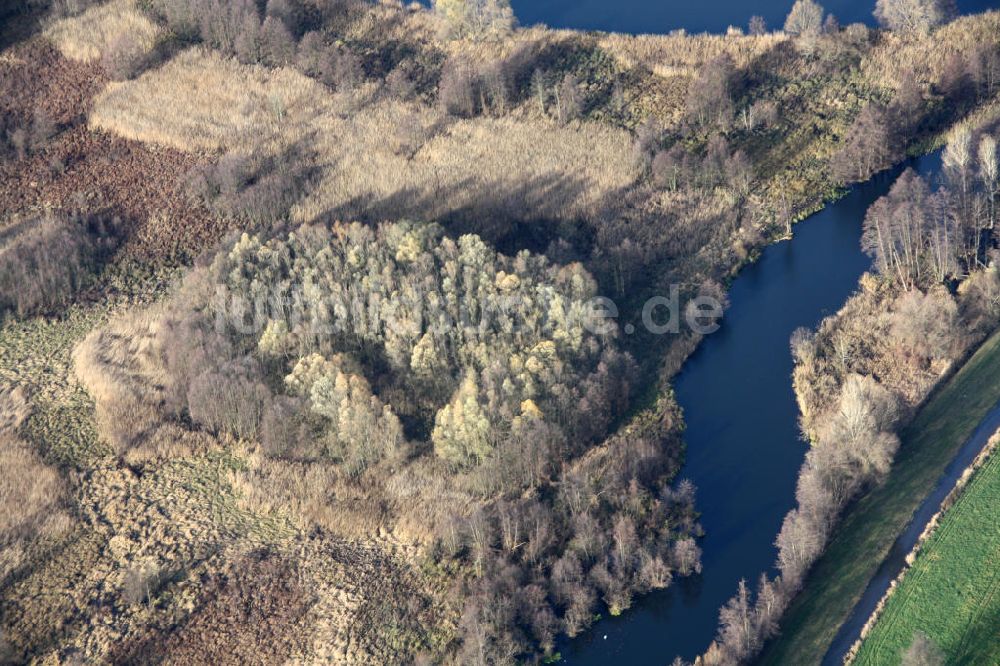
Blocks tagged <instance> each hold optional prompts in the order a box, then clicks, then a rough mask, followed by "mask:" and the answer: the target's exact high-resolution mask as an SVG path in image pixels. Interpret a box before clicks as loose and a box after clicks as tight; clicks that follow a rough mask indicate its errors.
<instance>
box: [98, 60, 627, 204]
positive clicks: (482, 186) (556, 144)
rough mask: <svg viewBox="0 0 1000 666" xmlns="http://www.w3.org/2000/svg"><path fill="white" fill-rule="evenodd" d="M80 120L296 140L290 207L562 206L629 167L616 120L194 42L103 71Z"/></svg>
mask: <svg viewBox="0 0 1000 666" xmlns="http://www.w3.org/2000/svg"><path fill="white" fill-rule="evenodd" d="M361 105H363V106H361ZM359 107H360V108H359ZM352 110H357V113H352ZM90 123H91V126H93V127H95V128H100V129H104V130H107V131H111V132H114V133H116V134H118V135H120V136H123V137H126V138H129V139H137V140H140V141H147V142H152V143H158V144H162V145H166V146H171V147H175V148H179V149H181V150H187V151H198V150H223V149H225V150H229V151H238V152H245V153H249V152H252V151H256V150H263V151H264V152H268V153H271V154H275V153H277V152H278V151H281V150H283V149H287V148H289V147H291V146H299V147H301V148H302V149H304V150H305V151H306V154H308V155H310V156H311V157H310V158H307V159H312V160H313V161H314V164H315V167H316V168H317V170H318V172H319V177H318V181H317V184H316V186H315V188H313V190H312V191H311V192H310V193H309V194H308V196H307V197H306V199H305V200H304V201H303V202H302V203H301V205H300V206H299V207H298V208H297V209H296V210H295V211H294V218H295V219H296V220H297V221H312V220H315V219H317V218H321V217H334V218H339V219H351V218H356V217H361V216H364V217H366V218H376V219H377V218H384V217H389V216H394V215H403V216H417V217H421V218H424V219H441V218H447V217H448V216H450V215H452V214H454V213H456V212H465V211H474V212H476V213H478V214H480V215H488V214H490V213H492V212H494V211H503V212H504V213H506V214H513V216H515V217H522V218H523V217H529V218H547V219H563V218H574V217H578V216H580V215H583V214H584V213H587V212H589V211H592V210H594V208H595V207H599V206H600V205H601V204H602V202H603V201H604V200H605V199H607V198H608V197H610V196H613V195H614V194H615V193H616V192H617V191H619V190H620V189H622V188H625V187H627V186H628V185H630V184H631V183H632V182H633V181H634V180H635V178H636V177H637V175H638V173H639V172H638V168H637V165H636V162H635V159H634V156H633V153H632V142H631V137H630V136H629V134H628V133H627V132H625V131H624V130H621V129H614V128H611V127H607V126H603V125H599V124H596V123H575V124H571V125H569V126H560V125H557V124H555V123H553V122H551V121H543V120H535V119H527V120H513V119H510V118H492V117H481V118H474V119H462V120H455V119H449V118H447V117H446V116H444V115H443V114H442V113H441V112H440V111H438V110H437V109H436V108H433V107H429V106H426V105H422V104H419V103H406V102H401V101H397V100H391V99H384V98H381V97H379V96H378V95H377V94H376V92H375V91H373V90H372V89H371V88H367V89H364V90H361V91H358V92H356V93H354V94H353V95H351V96H348V95H340V94H332V93H330V92H328V91H327V90H325V89H323V87H322V86H320V85H319V84H317V83H316V82H315V81H313V80H311V79H309V78H307V77H305V76H303V75H301V74H298V73H297V72H294V71H292V70H288V69H278V70H268V69H265V68H261V67H249V66H243V65H239V64H238V63H236V62H234V61H232V60H227V59H223V58H221V57H220V56H218V55H217V54H214V53H207V52H204V51H202V50H200V49H191V50H188V51H186V52H184V53H182V54H180V55H179V56H178V57H176V58H175V59H174V60H173V61H171V62H170V63H168V64H167V65H166V66H164V67H162V68H160V69H157V70H154V71H151V72H149V73H147V74H145V75H143V76H142V77H140V78H139V79H137V80H136V81H133V82H125V83H113V84H111V85H110V86H109V87H108V89H107V90H106V91H105V92H104V93H102V94H101V95H99V96H98V99H97V101H96V103H95V106H94V110H93V112H92V113H91V117H90ZM491 209H493V210H491Z"/></svg>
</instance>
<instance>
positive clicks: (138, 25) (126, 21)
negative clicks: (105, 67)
mask: <svg viewBox="0 0 1000 666" xmlns="http://www.w3.org/2000/svg"><path fill="white" fill-rule="evenodd" d="M44 34H45V36H46V37H47V38H48V39H50V40H52V42H53V43H54V44H55V45H56V48H58V49H59V51H60V52H61V53H62V54H63V55H64V56H66V57H67V58H69V59H71V60H79V61H81V62H95V61H97V60H100V59H101V57H102V56H103V55H105V54H106V53H107V52H108V51H109V50H111V49H116V48H119V49H120V48H122V47H123V46H124V45H125V44H126V41H127V43H128V48H131V49H134V50H136V51H137V52H142V53H148V52H149V51H151V50H152V49H153V46H154V45H155V44H156V41H157V39H159V38H160V37H161V36H162V34H163V30H162V28H161V27H160V26H158V25H157V24H155V23H153V22H152V21H151V20H150V19H149V18H148V17H147V16H146V15H145V14H143V13H142V12H141V11H139V9H138V8H137V7H136V3H135V0H112V2H109V3H107V4H103V5H95V6H93V7H91V8H90V9H88V10H87V11H85V12H84V13H83V14H80V15H79V16H75V17H71V18H67V19H63V20H61V21H58V22H56V23H54V24H53V25H52V26H50V27H49V28H48V29H46V30H45V33H44Z"/></svg>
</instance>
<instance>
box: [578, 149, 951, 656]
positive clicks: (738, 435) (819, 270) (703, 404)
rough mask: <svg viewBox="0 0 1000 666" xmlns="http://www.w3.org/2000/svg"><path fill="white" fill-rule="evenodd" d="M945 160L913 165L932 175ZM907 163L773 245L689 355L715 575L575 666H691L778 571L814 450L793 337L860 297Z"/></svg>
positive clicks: (655, 599)
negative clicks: (882, 213) (878, 224)
mask: <svg viewBox="0 0 1000 666" xmlns="http://www.w3.org/2000/svg"><path fill="white" fill-rule="evenodd" d="M940 164H941V159H940V153H935V154H932V155H929V156H925V157H922V158H919V159H916V160H913V161H911V162H910V163H909V164H908V165H907V166H913V167H914V168H915V169H916V170H917V171H918V172H919V173H921V174H923V175H929V176H934V175H935V174H936V173H937V172H938V170H939V169H940ZM903 168H904V167H899V168H897V169H894V170H892V171H890V172H886V173H883V174H880V175H879V176H877V177H875V178H874V179H873V180H871V181H869V182H867V183H865V184H863V185H859V186H856V187H854V188H853V189H852V190H851V191H850V192H849V193H848V194H847V195H846V196H845V197H844V198H842V199H840V200H838V201H837V202H836V203H833V204H831V205H829V206H827V207H826V208H825V209H823V210H822V211H820V212H819V213H817V214H815V215H813V216H811V217H810V218H808V219H806V220H804V221H803V222H801V223H799V224H798V225H796V227H795V233H794V238H793V239H791V240H789V241H783V242H780V243H777V244H774V245H771V246H769V247H768V248H766V249H765V250H764V252H763V253H762V255H761V257H760V259H759V260H758V261H757V262H755V263H754V264H752V265H750V266H748V267H746V268H745V269H744V270H743V271H742V272H741V273H740V274H739V276H738V277H737V278H736V280H734V282H733V283H732V285H731V287H730V291H729V298H730V303H731V305H730V308H729V310H727V312H726V315H725V317H724V319H723V322H722V328H721V329H720V330H719V331H718V332H717V333H715V334H714V335H711V336H709V337H707V338H706V339H705V340H704V341H703V342H702V344H701V345H700V347H699V348H698V350H697V351H696V352H695V353H694V354H693V355H692V356H691V358H690V359H688V361H687V363H686V364H685V366H684V368H683V369H682V371H681V373H680V374H679V375H678V377H677V379H676V381H675V383H674V386H675V389H676V393H677V399H678V402H679V403H680V405H681V407H682V408H683V409H684V418H685V421H686V423H687V430H686V433H685V440H686V442H687V455H686V461H685V465H684V467H683V469H682V470H681V473H680V478H688V479H690V480H691V481H693V482H694V484H695V485H696V486H697V488H698V497H697V506H698V508H699V510H700V511H701V523H702V525H703V526H704V528H705V537H704V539H702V540H701V547H702V549H703V557H702V562H703V573H702V574H701V575H700V576H696V577H693V578H689V579H678V580H677V581H675V583H674V585H673V586H671V587H670V588H668V589H667V590H664V591H662V592H657V593H654V594H652V595H649V596H647V597H645V598H643V599H640V600H638V602H637V603H636V604H635V606H634V607H633V608H632V609H630V610H629V611H627V612H625V613H624V614H623V615H621V616H619V617H615V618H607V619H604V620H602V621H600V622H598V623H597V624H596V625H595V626H594V627H593V628H592V630H591V631H589V632H588V633H587V634H585V635H584V636H581V637H578V638H577V639H574V640H572V641H568V642H567V643H565V644H563V645H561V646H560V650H561V653H562V656H563V659H564V660H565V662H566V663H569V664H595V665H596V664H602V665H603V664H667V663H670V661H671V660H672V659H673V658H674V656H676V655H680V656H682V657H684V658H685V659H688V660H691V659H693V658H694V657H695V656H696V655H698V654H699V653H700V652H702V651H703V650H704V649H705V648H706V647H707V646H708V644H709V642H710V641H711V640H712V638H713V637H714V635H715V630H716V623H717V619H718V610H719V607H720V606H721V605H722V604H723V603H724V602H725V601H726V599H728V598H729V597H730V596H732V594H733V593H734V592H735V591H736V586H737V583H738V581H739V580H740V578H746V579H747V580H748V581H756V579H757V578H758V577H759V575H760V573H761V572H763V571H771V570H772V567H773V563H774V560H775V556H776V549H775V547H774V545H773V544H774V539H775V536H776V535H777V533H778V530H779V529H780V527H781V522H782V519H783V517H784V515H785V514H786V513H787V512H788V510H789V509H791V508H792V506H793V504H794V497H795V480H796V476H797V473H798V470H799V467H800V466H801V464H802V460H803V456H804V455H805V452H806V444H805V443H804V442H802V441H801V439H800V436H799V430H798V425H797V419H798V407H797V405H796V403H795V397H794V394H793V392H792V385H791V374H792V358H791V352H790V350H789V337H790V336H791V334H792V331H794V330H795V329H796V328H798V327H799V326H807V327H810V328H813V327H815V326H816V325H817V324H818V323H819V322H820V320H821V319H822V318H823V317H825V316H827V315H829V314H831V313H833V312H835V311H836V310H837V309H839V308H840V307H841V306H842V305H843V303H844V302H845V301H846V300H847V298H848V297H849V296H850V294H851V293H852V292H853V291H854V290H855V288H856V287H857V283H858V278H859V277H860V276H861V274H862V273H863V272H864V271H865V270H867V269H868V268H869V267H870V265H871V260H870V259H869V258H868V257H866V256H865V255H864V254H862V252H861V250H860V243H859V240H860V237H861V224H862V221H863V219H864V215H865V211H866V210H867V208H868V206H869V205H871V203H872V202H874V201H875V200H876V199H877V198H878V197H880V196H882V195H883V194H885V193H886V192H887V191H888V189H889V187H890V186H891V184H892V183H893V181H894V180H895V178H896V177H897V176H898V175H899V173H900V172H901V170H902V169H903Z"/></svg>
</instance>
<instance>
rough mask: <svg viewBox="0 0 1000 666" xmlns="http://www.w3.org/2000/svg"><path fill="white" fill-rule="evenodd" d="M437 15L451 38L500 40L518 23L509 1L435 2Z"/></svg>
mask: <svg viewBox="0 0 1000 666" xmlns="http://www.w3.org/2000/svg"><path fill="white" fill-rule="evenodd" d="M434 11H435V13H437V14H438V16H440V17H441V18H442V19H443V20H444V24H445V34H446V36H448V37H451V38H461V37H470V38H473V39H498V38H501V37H504V36H505V35H507V34H509V33H510V31H511V30H513V29H514V26H515V25H516V23H517V21H516V19H515V18H514V12H513V10H512V9H511V8H510V2H509V0H434Z"/></svg>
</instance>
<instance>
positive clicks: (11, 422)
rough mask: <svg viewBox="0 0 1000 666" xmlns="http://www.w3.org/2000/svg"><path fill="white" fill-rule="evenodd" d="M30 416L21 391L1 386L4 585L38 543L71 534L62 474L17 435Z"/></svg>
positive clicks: (0, 564)
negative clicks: (7, 577)
mask: <svg viewBox="0 0 1000 666" xmlns="http://www.w3.org/2000/svg"><path fill="white" fill-rule="evenodd" d="M30 412H31V410H30V406H29V404H28V401H27V399H26V397H25V395H24V393H23V391H22V390H21V389H20V388H19V387H14V388H10V387H0V581H3V579H4V578H5V577H6V576H7V575H8V574H9V573H10V572H11V571H13V570H14V569H16V568H18V567H19V566H21V565H22V564H23V563H24V562H25V561H26V560H27V559H28V557H29V556H30V554H31V551H32V548H33V547H34V545H35V544H36V543H39V542H43V541H52V540H54V539H57V538H58V537H60V536H61V535H63V534H65V533H66V532H68V531H69V529H70V523H71V520H70V517H69V515H68V514H67V513H66V512H65V510H64V503H65V501H66V488H65V483H64V481H63V479H62V478H61V477H60V476H59V472H58V471H56V470H55V469H54V468H52V467H49V466H48V465H46V464H45V463H44V462H43V461H42V459H41V458H40V457H39V456H38V454H37V453H35V451H33V450H32V449H31V448H30V446H29V445H28V444H27V443H25V442H23V441H21V440H20V439H18V438H17V436H16V432H17V430H18V429H19V428H20V427H21V425H22V424H23V423H24V421H25V420H27V418H28V416H29V415H30Z"/></svg>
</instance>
